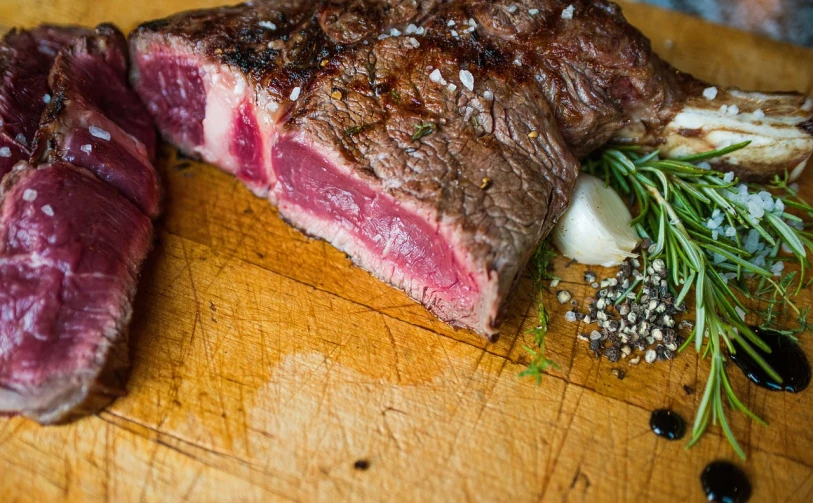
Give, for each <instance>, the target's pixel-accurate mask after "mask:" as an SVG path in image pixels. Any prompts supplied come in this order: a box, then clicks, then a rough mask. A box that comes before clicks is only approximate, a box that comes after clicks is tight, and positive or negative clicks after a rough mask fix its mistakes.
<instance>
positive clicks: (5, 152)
mask: <svg viewBox="0 0 813 503" xmlns="http://www.w3.org/2000/svg"><path fill="white" fill-rule="evenodd" d="M0 157H11V149H10V148H8V147H2V148H0Z"/></svg>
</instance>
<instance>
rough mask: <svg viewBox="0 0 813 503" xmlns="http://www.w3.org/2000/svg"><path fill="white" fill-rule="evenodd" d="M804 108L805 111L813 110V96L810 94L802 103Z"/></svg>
mask: <svg viewBox="0 0 813 503" xmlns="http://www.w3.org/2000/svg"><path fill="white" fill-rule="evenodd" d="M802 110H804V111H805V112H810V111H811V110H813V98H811V97H810V96H808V97H807V98H805V102H804V104H803V105H802Z"/></svg>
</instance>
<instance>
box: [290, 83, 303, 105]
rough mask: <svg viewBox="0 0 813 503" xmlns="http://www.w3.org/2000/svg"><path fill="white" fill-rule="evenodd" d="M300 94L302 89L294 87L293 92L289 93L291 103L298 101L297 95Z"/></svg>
mask: <svg viewBox="0 0 813 503" xmlns="http://www.w3.org/2000/svg"><path fill="white" fill-rule="evenodd" d="M300 94H302V88H301V87H299V86H296V87H295V88H294V90H293V91H291V96H290V98H291V101H296V100H298V99H299V95H300Z"/></svg>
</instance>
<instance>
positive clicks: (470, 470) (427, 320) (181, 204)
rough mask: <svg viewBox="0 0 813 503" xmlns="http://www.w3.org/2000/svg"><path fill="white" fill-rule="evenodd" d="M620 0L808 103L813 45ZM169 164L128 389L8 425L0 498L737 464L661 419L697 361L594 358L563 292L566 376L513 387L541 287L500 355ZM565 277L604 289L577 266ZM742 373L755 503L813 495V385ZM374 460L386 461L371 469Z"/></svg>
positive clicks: (622, 476) (205, 173) (57, 8)
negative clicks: (652, 423) (97, 405)
mask: <svg viewBox="0 0 813 503" xmlns="http://www.w3.org/2000/svg"><path fill="white" fill-rule="evenodd" d="M217 3H220V2H219V1H218V0H176V1H171V2H170V1H165V0H164V1H161V0H141V1H140V2H125V1H110V2H94V1H91V0H12V1H9V0H6V1H5V2H2V3H0V24H3V25H6V26H13V25H33V24H36V23H39V22H45V21H47V22H62V23H67V22H71V23H84V24H94V23H97V22H101V21H108V20H110V21H114V22H116V23H117V24H119V25H120V26H121V27H122V28H124V29H130V28H132V27H134V26H135V25H136V24H137V23H138V22H139V21H142V20H145V19H150V18H154V17H158V16H162V15H166V14H168V13H170V12H173V11H177V10H180V9H183V8H189V7H193V6H211V5H215V4H217ZM623 6H624V9H625V12H626V14H627V15H628V17H629V19H630V20H631V21H632V22H633V23H634V24H636V25H637V26H639V27H641V28H642V29H643V31H644V32H645V33H646V34H647V35H648V36H650V37H651V38H652V41H653V42H652V43H653V46H654V47H655V48H656V49H657V50H658V51H659V52H661V53H662V54H663V55H664V56H665V57H666V58H667V59H668V60H669V61H671V62H672V63H674V64H675V65H676V66H678V67H680V68H682V69H685V70H688V71H691V72H693V73H695V74H696V75H698V76H700V77H702V78H705V79H709V80H712V81H715V82H718V83H720V84H724V85H739V86H741V87H744V88H760V89H767V90H775V89H798V90H802V91H806V92H808V93H813V51H810V50H806V49H802V48H797V47H792V46H789V45H786V44H782V43H778V42H773V41H770V40H767V39H763V38H760V37H757V36H752V35H748V34H744V33H741V32H737V31H734V30H731V29H726V28H722V27H718V26H713V25H709V24H706V23H702V22H700V21H697V20H695V19H692V18H689V17H686V16H682V15H678V14H674V13H668V12H666V11H662V10H658V9H655V8H652V7H647V6H642V5H637V4H626V3H625V4H623ZM667 40H668V41H671V42H670V43H668V44H667V42H666V41H667ZM160 170H161V173H162V176H163V180H164V183H165V185H166V188H167V203H168V204H167V211H166V215H165V217H164V218H163V220H162V221H161V223H160V224H159V228H160V236H159V243H158V245H157V246H156V250H155V252H154V253H153V255H152V257H151V259H150V261H149V264H148V266H147V268H146V272H145V274H144V278H143V281H142V285H141V288H140V293H139V297H138V300H137V305H136V316H135V318H136V319H135V322H134V324H133V327H132V331H131V332H132V339H133V343H132V357H133V371H132V378H131V379H130V383H129V389H130V394H129V396H127V397H125V398H122V399H120V400H119V401H118V402H116V403H115V404H114V405H113V406H112V407H111V408H110V409H109V410H107V411H105V412H102V413H101V414H99V415H97V416H95V417H91V418H89V419H85V420H82V421H80V422H77V423H75V424H72V425H68V426H63V427H52V428H42V427H39V426H37V425H35V424H33V423H31V422H29V421H26V420H22V419H16V418H15V419H2V420H0V474H2V475H0V501H4V502H7V501H8V502H12V501H54V500H66V501H108V500H111V501H174V500H191V501H207V500H219V501H273V500H280V501H287V500H292V501H318V500H322V501H335V500H348V501H368V500H373V501H377V500H388V501H389V500H391V501H426V500H442V501H468V500H480V501H562V500H564V501H650V500H657V501H681V500H683V501H700V500H701V499H702V492H701V490H700V485H699V480H698V477H699V474H700V471H701V469H702V468H703V466H704V465H705V464H706V463H708V462H709V461H711V460H713V459H717V458H724V459H731V460H734V459H735V456H734V454H733V453H732V451H731V449H730V448H729V447H728V445H727V443H726V441H725V440H724V439H723V438H722V437H721V434H720V431H719V429H717V428H712V429H711V432H710V433H709V434H708V435H707V436H706V437H705V438H704V440H703V441H702V442H701V443H700V444H699V445H698V446H697V447H696V448H694V449H692V450H688V451H687V450H685V449H684V444H683V443H682V442H677V443H669V442H666V441H663V440H660V439H657V438H656V437H655V436H654V435H653V434H651V433H650V431H649V427H648V418H649V412H650V411H651V410H652V409H653V408H655V407H671V408H673V409H675V410H676V411H678V412H679V413H681V414H682V415H684V417H686V418H691V417H693V413H694V410H695V407H696V405H697V402H698V400H699V396H698V393H697V392H695V393H693V394H689V393H687V392H686V391H685V390H684V386H686V387H689V388H691V389H692V390H698V389H702V386H703V383H704V379H705V377H704V376H705V375H706V374H707V372H708V364H707V363H706V362H698V361H697V359H696V357H695V356H694V355H693V354H691V353H687V354H684V355H681V356H680V357H679V358H677V359H676V360H675V361H673V362H671V363H670V364H661V365H657V366H646V365H642V366H639V367H635V368H628V367H626V365H624V364H615V365H613V364H610V363H609V362H607V361H606V360H601V361H599V360H595V359H593V358H592V357H590V356H589V355H588V352H587V348H586V347H585V346H584V344H583V343H580V342H578V341H577V340H576V338H575V334H576V333H577V331H580V330H584V329H585V327H579V326H577V325H575V324H568V323H566V322H564V319H563V308H561V307H559V306H558V304H557V303H556V302H555V300H554V299H552V298H546V299H545V300H546V301H547V302H548V305H549V306H551V307H552V311H553V320H554V321H553V323H552V327H551V333H550V335H549V351H550V354H551V356H552V357H553V358H554V359H555V360H556V361H557V362H558V363H559V364H560V366H561V371H553V372H552V373H551V374H550V375H549V376H547V377H546V378H545V379H544V381H543V383H542V385H541V386H536V384H535V383H533V382H531V381H528V380H522V379H519V378H518V377H517V374H518V373H519V372H520V371H521V370H522V369H523V367H524V365H525V364H526V362H527V360H526V357H525V356H524V353H523V350H522V346H523V345H524V344H528V343H530V338H529V336H527V335H526V334H525V332H526V330H527V329H528V328H530V327H531V326H533V324H534V318H533V315H534V309H535V303H534V301H533V299H532V298H531V296H530V290H529V288H530V287H529V285H528V282H527V281H526V282H524V283H523V284H522V285H520V288H519V291H518V292H517V293H516V294H515V295H514V297H513V300H512V302H511V306H510V314H509V318H508V320H507V323H506V326H505V331H504V335H503V337H502V338H501V339H500V341H499V342H498V343H496V344H493V345H486V344H485V343H484V342H483V341H482V340H481V339H480V338H478V337H477V336H476V335H473V334H471V333H468V332H465V331H455V330H452V329H450V328H448V327H446V326H445V325H443V324H441V323H439V322H438V321H437V320H436V319H434V318H433V317H432V316H431V315H429V314H427V313H426V312H425V311H424V310H423V309H422V308H420V307H419V306H417V305H416V304H414V303H413V302H411V301H410V300H409V299H408V298H407V297H406V296H405V295H403V294H401V293H399V292H397V291H394V290H392V289H390V288H388V287H386V286H385V285H383V284H382V283H380V282H378V281H376V280H374V279H372V278H371V277H370V276H369V275H368V274H366V273H364V272H362V271H359V270H357V269H355V268H353V267H352V266H351V264H350V263H349V261H348V260H347V259H346V258H345V257H344V256H343V255H342V254H341V253H339V252H338V251H336V250H334V249H333V248H331V247H330V246H328V245H326V244H324V243H322V242H318V241H311V240H308V239H306V238H305V237H303V236H302V235H301V234H299V233H297V232H296V231H294V230H292V229H291V228H289V227H288V226H287V225H285V224H284V223H283V222H282V221H280V219H279V218H278V217H277V214H276V212H275V211H274V209H273V208H272V207H270V206H269V205H268V204H267V203H266V202H265V201H263V200H260V199H257V198H254V197H252V196H251V195H250V194H249V192H248V191H247V190H246V189H244V188H243V187H242V186H241V185H240V184H239V183H237V182H236V181H235V180H234V179H233V178H232V177H230V176H228V175H226V174H223V173H221V172H219V171H218V170H216V169H215V168H213V167H211V166H207V165H204V164H200V163H194V162H189V161H183V160H178V159H176V158H175V155H174V152H172V151H171V150H170V149H168V148H166V149H164V151H163V156H162V160H161V162H160ZM810 178H811V177H810V176H807V177H805V180H804V181H803V187H804V190H805V192H806V193H807V194H809V195H811V196H813V182H811V180H810ZM556 268H557V273H558V274H560V275H561V276H563V277H564V278H565V282H566V283H565V284H566V285H567V288H569V289H570V290H571V291H573V292H574V294H575V298H577V299H580V298H583V297H584V296H585V295H586V294H587V290H586V286H585V285H583V284H582V282H581V281H580V278H581V275H582V272H583V269H582V268H580V267H578V266H572V267H567V265H566V261H564V260H559V261H557V263H556ZM804 295H805V297H804V299H805V300H804V301H802V304H805V303H807V304H809V299H810V298H811V296H810V292H805V293H804ZM803 343H804V345H805V350H806V352H807V353H808V355H810V356H813V351H811V347H813V343H812V342H811V341H810V336H809V335H805V336H804V337H803ZM613 368H624V369H625V370H627V372H628V373H627V377H626V378H625V379H624V380H623V381H619V380H618V379H616V378H615V377H613V375H612V374H611V373H610V371H611V369H613ZM734 386H735V388H736V390H737V392H738V393H739V394H740V396H741V397H742V398H743V399H744V400H745V401H746V403H747V404H748V405H749V406H750V407H751V408H752V409H753V410H755V411H756V412H757V413H758V414H760V415H762V416H763V417H765V418H766V419H767V420H768V421H769V422H770V427H768V428H763V427H760V426H758V425H756V424H754V423H752V422H749V421H746V420H745V419H744V418H743V417H741V416H733V428H734V431H735V432H736V434H737V435H738V437H739V438H740V439H741V441H742V442H743V444H744V447H745V449H746V451H747V453H748V456H749V457H748V461H747V463H744V468H745V470H746V472H748V473H749V474H750V475H751V477H752V481H753V485H754V498H753V501H800V502H801V501H811V500H813V431H811V428H810V413H811V411H813V394H811V393H809V392H808V393H803V394H801V395H798V396H797V395H788V394H776V393H769V392H767V391H765V390H762V389H757V388H756V387H754V386H750V385H748V383H747V382H746V381H745V380H744V379H743V378H742V377H741V376H739V375H736V373H735V376H734ZM362 459H363V460H368V461H369V469H367V470H364V471H362V470H357V469H355V468H354V462H355V461H357V460H362Z"/></svg>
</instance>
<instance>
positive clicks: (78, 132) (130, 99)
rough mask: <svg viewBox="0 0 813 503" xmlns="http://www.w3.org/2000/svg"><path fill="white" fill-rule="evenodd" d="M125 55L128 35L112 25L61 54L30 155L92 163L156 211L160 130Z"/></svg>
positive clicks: (140, 204)
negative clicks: (131, 79)
mask: <svg viewBox="0 0 813 503" xmlns="http://www.w3.org/2000/svg"><path fill="white" fill-rule="evenodd" d="M126 57H127V45H126V41H125V40H124V36H123V35H122V34H121V32H120V31H119V30H118V29H116V28H115V27H113V26H110V25H102V26H99V27H98V28H96V30H95V31H94V33H93V35H92V36H88V37H80V38H79V39H77V40H76V42H75V43H73V44H71V45H70V46H68V47H66V48H65V49H64V50H63V51H62V52H61V53H60V54H59V56H57V58H56V60H55V62H54V65H53V68H52V70H51V73H50V79H49V85H50V92H51V94H52V96H53V97H52V99H51V101H50V103H49V105H48V107H47V108H46V110H45V114H44V116H43V118H42V121H41V123H40V127H39V131H38V132H37V139H36V148H35V153H34V156H33V159H35V160H36V161H38V162H50V161H55V160H63V161H67V162H70V163H72V164H74V165H76V166H81V167H84V168H87V169H89V170H91V171H93V172H94V173H96V175H97V176H98V177H99V178H101V179H102V180H104V181H106V182H107V183H108V184H109V185H111V186H113V187H115V188H116V189H118V190H119V192H121V193H122V194H123V195H124V196H125V197H127V198H128V199H129V200H130V201H132V202H133V203H135V204H136V205H137V206H138V207H139V208H141V210H142V211H143V212H144V213H145V214H146V215H147V216H149V217H151V218H155V217H156V216H158V213H159V190H158V177H157V175H156V173H155V169H154V168H153V167H152V163H153V161H154V157H155V129H154V126H153V124H152V120H151V119H150V117H149V115H148V114H147V112H146V109H145V108H144V105H143V104H142V103H141V101H140V100H139V98H138V96H137V95H136V94H135V93H133V92H132V90H130V89H128V87H127V60H126ZM99 82H104V83H105V84H104V85H99Z"/></svg>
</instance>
